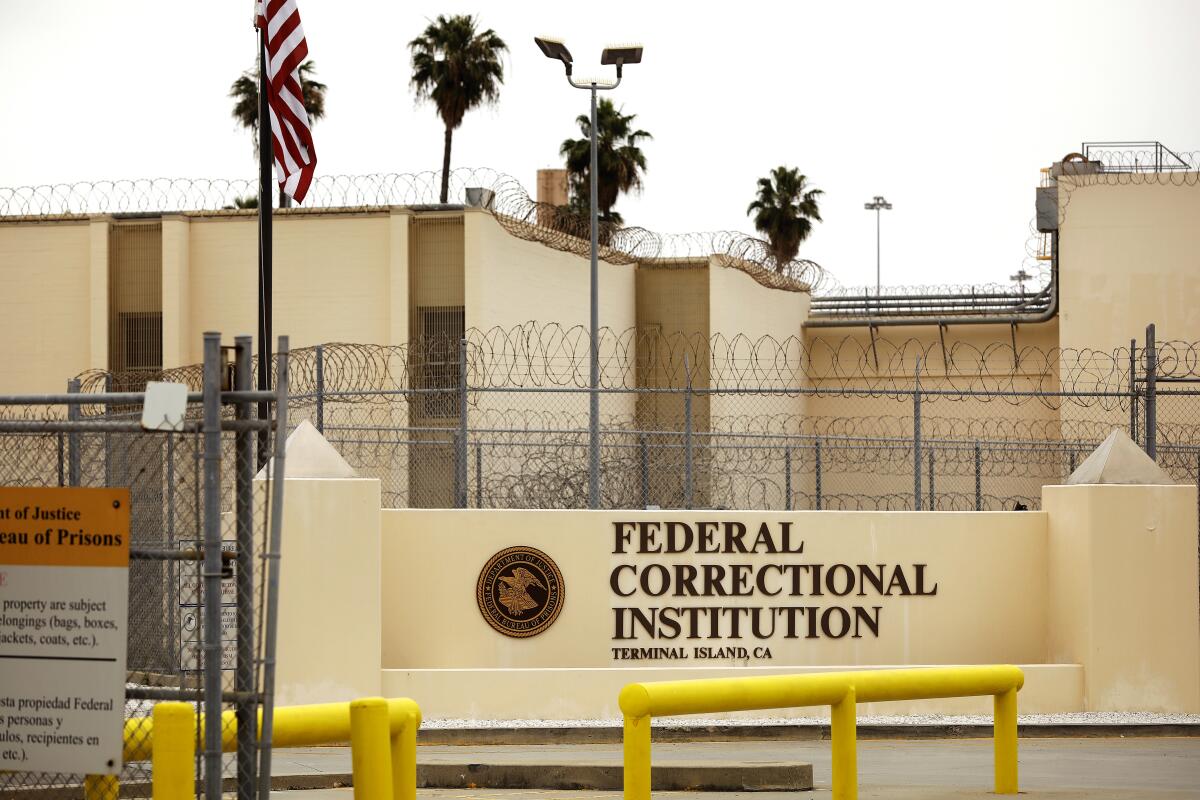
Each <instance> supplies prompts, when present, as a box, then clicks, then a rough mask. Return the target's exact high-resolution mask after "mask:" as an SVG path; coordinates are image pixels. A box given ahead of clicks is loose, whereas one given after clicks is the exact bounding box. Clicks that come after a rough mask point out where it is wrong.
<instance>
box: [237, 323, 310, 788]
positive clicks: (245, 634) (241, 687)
mask: <svg viewBox="0 0 1200 800" xmlns="http://www.w3.org/2000/svg"><path fill="white" fill-rule="evenodd" d="M234 345H235V350H234V376H233V378H234V388H236V389H237V390H239V391H243V392H246V391H250V390H252V389H253V388H254V376H253V373H252V371H251V365H250V359H251V358H252V356H253V353H254V342H253V339H251V337H249V336H238V337H236V338H235V339H234ZM318 352H320V348H318ZM317 363H318V365H319V364H320V363H321V362H320V357H319V356H318V361H317ZM319 369H320V368H319V367H318V372H317V375H318V376H319V375H320V371H319ZM319 385H320V378H319V377H318V386H319ZM317 397H318V403H319V402H320V400H319V398H320V394H319V390H318V394H317ZM235 412H236V415H237V418H238V419H240V420H249V419H251V418H252V417H253V416H254V404H253V403H238V404H237V408H236V409H235ZM317 419H318V421H319V420H320V412H318V416H317ZM234 442H235V444H234V446H235V447H236V448H237V453H236V455H235V456H234V470H235V481H234V506H235V512H236V514H235V522H236V525H235V528H236V535H237V571H236V572H235V573H234V575H235V580H236V581H237V583H236V584H235V586H234V590H235V593H236V594H235V599H236V601H237V606H236V609H237V610H236V614H237V630H236V632H235V633H236V637H237V664H236V672H235V673H234V676H233V681H234V690H235V691H237V692H239V693H241V694H240V695H239V699H238V701H237V703H236V706H235V718H236V719H237V793H238V798H239V800H254V797H255V794H256V793H257V791H258V785H257V783H256V781H255V774H254V773H255V765H256V764H257V763H258V757H257V756H258V754H257V753H256V752H255V749H256V746H257V743H258V713H257V703H255V701H254V700H253V699H250V696H251V695H252V693H253V692H254V690H255V689H256V688H257V681H256V680H255V674H254V673H255V670H254V668H255V664H254V656H255V652H254V650H255V643H256V641H257V637H256V636H255V635H254V633H255V632H254V620H255V619H256V615H255V613H254V434H253V433H252V432H250V431H239V432H238V433H237V434H236V436H235V437H234Z"/></svg>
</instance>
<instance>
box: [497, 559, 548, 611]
mask: <svg viewBox="0 0 1200 800" xmlns="http://www.w3.org/2000/svg"><path fill="white" fill-rule="evenodd" d="M499 580H500V581H501V582H502V583H503V584H504V585H503V586H501V587H500V602H501V604H503V606H504V607H505V608H507V609H508V613H510V614H512V615H513V616H514V617H519V616H521V615H522V614H523V613H525V612H526V611H528V610H530V609H531V608H537V607H538V604H537V603H536V602H534V600H533V598H532V597H530V596H529V587H530V586H536V587H537V588H539V589H545V588H546V587H545V586H543V585H542V582H541V581H539V580H538V579H537V577H536V576H535V575H534V574H533V573H532V572H530V571H529V570H527V569H525V568H524V567H517V568H516V569H515V570H513V573H512V575H501V576H500V577H499Z"/></svg>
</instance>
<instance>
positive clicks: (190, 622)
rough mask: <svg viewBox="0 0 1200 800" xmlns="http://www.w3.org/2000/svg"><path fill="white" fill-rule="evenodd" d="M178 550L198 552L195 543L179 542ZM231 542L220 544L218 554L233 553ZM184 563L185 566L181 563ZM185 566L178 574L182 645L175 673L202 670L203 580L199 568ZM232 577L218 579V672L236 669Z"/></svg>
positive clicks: (197, 545) (235, 600)
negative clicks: (219, 582)
mask: <svg viewBox="0 0 1200 800" xmlns="http://www.w3.org/2000/svg"><path fill="white" fill-rule="evenodd" d="M179 546H180V548H181V549H191V548H195V549H197V550H199V549H200V548H201V544H200V543H199V542H182V543H180V545H179ZM236 548H237V544H236V543H235V542H230V541H224V542H222V543H221V550H222V551H224V552H230V553H232V552H235V551H236ZM184 563H187V562H184ZM201 563H203V562H196V563H195V566H192V565H191V564H189V565H188V566H186V567H182V568H181V572H180V574H179V594H178V596H179V628H178V630H179V637H180V641H181V642H183V645H182V646H181V647H180V649H179V669H180V670H181V671H182V672H199V671H201V670H203V669H204V648H203V645H202V644H201V642H202V641H203V640H204V606H205V604H204V602H203V600H204V579H203V578H202V577H201V576H200V564H201ZM234 574H236V573H230V575H229V577H227V578H222V579H221V669H223V670H232V669H235V668H236V667H237V582H236V580H235V579H234Z"/></svg>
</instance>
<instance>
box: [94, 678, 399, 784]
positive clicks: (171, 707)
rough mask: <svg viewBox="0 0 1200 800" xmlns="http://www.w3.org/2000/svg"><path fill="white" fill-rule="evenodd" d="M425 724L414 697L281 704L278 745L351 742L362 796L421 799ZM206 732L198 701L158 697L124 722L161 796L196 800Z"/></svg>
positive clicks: (232, 733)
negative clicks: (199, 751) (148, 710)
mask: <svg viewBox="0 0 1200 800" xmlns="http://www.w3.org/2000/svg"><path fill="white" fill-rule="evenodd" d="M197 725H199V728H200V730H199V732H197ZM420 725H421V709H420V708H419V707H418V706H417V704H416V703H415V702H413V701H412V700H409V699H407V698H396V699H391V700H385V699H383V698H382V697H367V698H363V699H361V700H355V701H353V702H351V703H324V704H320V705H311V706H289V707H283V708H276V709H275V727H274V734H273V736H272V747H273V748H275V749H280V748H288V747H310V746H314V745H325V744H346V743H349V744H350V747H351V755H350V760H351V765H352V769H353V773H354V787H355V791H354V796H355V799H356V800H415V799H416V796H417V728H419V727H420ZM203 738H204V722H203V720H200V721H197V719H196V712H195V709H194V708H193V707H192V704H190V703H159V704H158V705H156V706H155V707H154V712H153V714H152V716H149V717H134V718H132V719H129V720H126V721H125V747H124V750H125V753H124V758H125V760H126V761H145V760H146V759H149V760H150V762H151V776H152V786H153V793H154V798H155V800H194V798H195V763H196V762H195V758H196V755H195V753H196V742H197V740H200V741H203ZM221 746H222V749H223V750H224V751H225V752H227V753H231V752H233V751H234V750H236V749H237V722H236V720H235V719H234V714H233V712H232V711H227V712H225V713H224V714H223V715H222V725H221ZM115 787H116V778H115V777H110V776H89V777H88V779H87V781H86V782H85V791H84V796H85V797H86V798H89V800H91V799H92V798H100V797H108V798H113V797H116V794H115V792H114V791H113V789H114V788H115Z"/></svg>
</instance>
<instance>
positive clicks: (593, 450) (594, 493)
mask: <svg viewBox="0 0 1200 800" xmlns="http://www.w3.org/2000/svg"><path fill="white" fill-rule="evenodd" d="M567 80H570V76H568V77H567ZM620 80H621V79H620V78H617V82H618V83H619V82H620ZM571 83H572V85H574V81H572V82H571ZM589 132H590V133H591V139H592V160H591V166H590V167H588V183H589V184H590V186H589V187H588V207H589V209H590V210H591V218H592V219H591V224H592V263H591V276H590V280H591V320H590V325H589V328H588V330H589V331H590V334H591V335H590V337H589V338H590V339H591V342H592V346H591V349H590V359H591V360H590V363H589V365H588V367H589V374H588V387H589V388H590V391H589V392H588V508H593V509H595V508H599V507H600V391H599V389H600V342H599V341H598V339H599V336H600V303H599V294H600V212H599V209H597V208H596V206H597V205H599V203H600V189H599V186H600V181H599V180H598V178H597V176H598V175H599V173H600V155H599V144H598V138H599V137H597V135H596V82H595V81H592V122H591V126H590V131H589Z"/></svg>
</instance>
